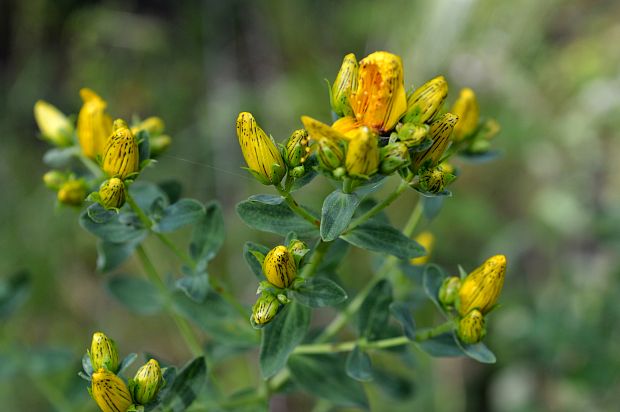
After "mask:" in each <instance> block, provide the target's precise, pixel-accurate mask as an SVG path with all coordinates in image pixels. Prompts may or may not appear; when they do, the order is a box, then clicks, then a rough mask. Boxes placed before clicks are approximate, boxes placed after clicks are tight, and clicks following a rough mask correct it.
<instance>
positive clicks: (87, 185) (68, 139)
mask: <svg viewBox="0 0 620 412" xmlns="http://www.w3.org/2000/svg"><path fill="white" fill-rule="evenodd" d="M80 96H81V98H82V101H83V105H82V107H81V109H80V111H79V114H78V116H77V125H76V126H75V127H74V125H73V123H72V121H71V120H70V119H69V117H67V116H65V115H64V114H63V113H62V112H61V111H60V110H58V109H57V108H56V107H54V106H53V105H51V104H49V103H47V102H45V101H42V100H39V101H38V102H36V104H35V106H34V116H35V120H36V122H37V124H38V126H39V129H40V131H41V136H42V137H43V138H44V139H45V140H47V141H48V142H50V143H51V144H53V145H54V146H56V147H58V148H67V147H70V146H72V145H77V148H76V149H77V150H79V153H80V156H81V158H82V159H83V160H84V161H85V162H91V163H92V165H93V166H94V167H99V168H100V170H101V174H103V175H104V176H105V177H106V179H107V180H105V181H103V182H101V180H100V179H99V177H98V176H95V177H94V178H91V179H90V180H89V179H88V178H87V177H86V176H83V177H80V178H77V177H75V176H74V175H73V174H72V173H68V172H62V171H59V170H52V171H50V172H48V173H46V174H45V175H44V177H43V180H44V181H45V184H46V185H47V186H48V187H50V188H52V189H54V190H56V191H57V192H58V201H59V202H60V203H62V204H65V205H71V206H81V205H82V204H83V202H84V200H86V199H87V198H88V199H90V200H94V201H97V202H99V203H100V204H101V205H102V206H104V207H105V208H106V209H118V208H120V207H121V206H122V205H123V204H124V203H125V198H126V190H127V188H126V183H127V180H132V179H134V178H135V177H136V176H137V174H138V172H139V171H140V165H141V160H145V159H140V155H139V152H140V150H139V142H138V135H141V136H143V138H144V139H148V146H149V151H150V156H151V157H156V156H157V155H159V154H161V153H162V152H163V151H165V150H166V149H167V147H168V146H169V145H170V142H171V139H170V136H168V135H166V134H164V130H165V126H164V122H163V121H162V119H160V118H159V117H149V118H147V119H145V120H144V121H142V122H140V123H137V124H135V125H133V126H132V127H130V126H129V125H128V124H127V123H126V122H125V121H124V120H122V119H117V120H115V121H114V122H113V121H112V117H111V116H110V115H109V114H108V112H107V106H108V105H107V102H106V101H105V100H104V99H103V98H101V97H100V96H99V95H98V94H97V93H95V92H94V91H92V90H90V89H87V88H83V89H81V90H80ZM97 187H99V189H98V191H96V192H94V193H91V195H90V197H87V196H88V193H89V192H90V191H91V190H92V189H94V188H97Z"/></svg>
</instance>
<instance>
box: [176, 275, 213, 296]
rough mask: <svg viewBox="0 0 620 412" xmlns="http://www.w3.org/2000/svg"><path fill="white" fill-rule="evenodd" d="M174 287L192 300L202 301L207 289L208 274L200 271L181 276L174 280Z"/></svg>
mask: <svg viewBox="0 0 620 412" xmlns="http://www.w3.org/2000/svg"><path fill="white" fill-rule="evenodd" d="M175 285H176V287H177V288H178V289H179V290H181V291H183V292H184V293H185V294H186V295H187V297H188V298H190V299H191V300H193V301H194V302H198V303H201V302H203V301H204V299H205V297H206V296H207V292H208V291H209V275H208V274H207V272H202V273H198V274H194V275H188V276H183V277H182V278H180V279H178V280H177V281H176V282H175Z"/></svg>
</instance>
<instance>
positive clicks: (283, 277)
mask: <svg viewBox="0 0 620 412" xmlns="http://www.w3.org/2000/svg"><path fill="white" fill-rule="evenodd" d="M263 273H264V274H265V277H266V278H267V280H268V281H269V283H271V284H272V285H274V286H276V287H278V288H287V287H289V286H290V284H291V283H292V282H293V279H295V276H296V275H297V265H296V264H295V257H294V256H293V254H292V253H291V252H289V250H288V249H287V248H286V246H282V245H280V246H276V247H274V248H273V249H271V250H270V251H269V253H267V256H265V260H264V261H263Z"/></svg>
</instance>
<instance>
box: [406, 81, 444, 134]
mask: <svg viewBox="0 0 620 412" xmlns="http://www.w3.org/2000/svg"><path fill="white" fill-rule="evenodd" d="M446 96H448V82H446V79H445V78H444V77H443V76H437V77H435V78H434V79H431V80H429V81H428V82H426V83H424V84H423V85H422V86H420V87H419V88H417V89H416V90H415V91H414V92H413V93H412V94H411V96H409V98H408V99H407V112H406V113H405V116H404V117H403V121H404V122H411V123H417V124H420V123H426V122H428V121H430V120H432V118H433V116H435V114H437V112H438V111H439V109H440V108H441V105H442V103H443V101H444V100H445V99H446Z"/></svg>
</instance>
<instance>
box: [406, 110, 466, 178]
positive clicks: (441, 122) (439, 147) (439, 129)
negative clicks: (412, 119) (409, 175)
mask: <svg viewBox="0 0 620 412" xmlns="http://www.w3.org/2000/svg"><path fill="white" fill-rule="evenodd" d="M457 120H458V116H455V115H454V114H452V113H446V114H444V115H443V116H441V117H440V118H439V119H437V120H435V121H434V122H433V123H432V124H431V127H430V129H429V131H428V134H429V136H430V138H431V139H433V144H432V145H431V147H429V148H428V149H426V150H425V151H423V152H419V153H416V155H415V156H413V159H412V162H411V164H412V168H413V170H418V169H419V168H420V167H421V166H425V167H426V168H429V169H430V168H432V167H433V166H436V165H437V163H439V161H440V160H441V156H443V154H444V152H445V151H446V149H447V148H448V146H449V145H450V142H451V139H450V135H451V134H452V129H453V128H454V125H455V124H456V122H457Z"/></svg>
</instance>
